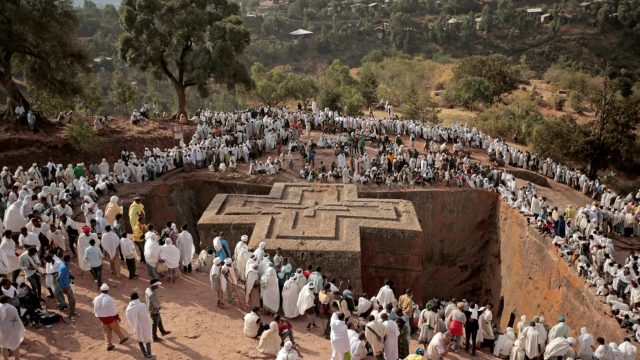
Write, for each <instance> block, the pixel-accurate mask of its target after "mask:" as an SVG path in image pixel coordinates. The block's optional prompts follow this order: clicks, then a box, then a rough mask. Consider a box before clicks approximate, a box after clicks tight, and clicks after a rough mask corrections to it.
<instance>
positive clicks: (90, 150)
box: [67, 119, 102, 154]
mask: <svg viewBox="0 0 640 360" xmlns="http://www.w3.org/2000/svg"><path fill="white" fill-rule="evenodd" d="M67 141H68V142H69V144H71V147H73V148H74V149H75V150H76V151H78V152H80V153H83V154H95V153H97V152H99V151H100V148H101V147H102V141H101V140H100V138H98V137H97V136H96V133H95V132H94V131H93V128H92V127H91V126H89V125H87V123H86V122H84V120H82V119H74V120H73V122H72V123H71V126H69V129H68V130H67Z"/></svg>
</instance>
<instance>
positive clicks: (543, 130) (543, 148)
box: [530, 117, 588, 165]
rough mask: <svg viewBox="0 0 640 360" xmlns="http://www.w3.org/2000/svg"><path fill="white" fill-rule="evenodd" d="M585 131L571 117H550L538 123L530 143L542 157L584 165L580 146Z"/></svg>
mask: <svg viewBox="0 0 640 360" xmlns="http://www.w3.org/2000/svg"><path fill="white" fill-rule="evenodd" d="M585 131H588V129H586V128H585V127H584V126H580V125H578V124H576V122H575V121H574V120H573V119H572V118H570V117H562V118H555V117H554V118H548V119H545V120H544V121H542V122H540V123H538V124H537V125H536V127H535V129H534V130H533V134H532V136H531V141H530V143H531V146H532V147H533V150H534V151H535V152H536V153H538V154H539V155H540V156H541V157H542V158H546V157H551V158H553V159H554V160H557V161H561V162H563V163H567V162H573V163H574V164H580V165H584V164H582V161H583V159H582V156H581V153H582V151H581V150H580V148H581V144H582V139H583V138H585V136H586V134H585Z"/></svg>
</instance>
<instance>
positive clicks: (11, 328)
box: [0, 295, 25, 359]
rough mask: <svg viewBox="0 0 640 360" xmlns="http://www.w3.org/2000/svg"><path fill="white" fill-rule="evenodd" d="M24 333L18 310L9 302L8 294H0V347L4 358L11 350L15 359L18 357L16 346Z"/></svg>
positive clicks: (22, 338) (17, 346)
mask: <svg viewBox="0 0 640 360" xmlns="http://www.w3.org/2000/svg"><path fill="white" fill-rule="evenodd" d="M24 334H25V330H24V325H22V321H21V320H20V315H19V314H18V310H17V309H16V308H15V307H14V306H13V305H11V304H9V297H8V296H5V295H2V296H0V348H2V356H3V358H4V359H8V358H9V355H10V354H9V352H12V354H13V356H14V357H15V358H16V359H19V358H20V356H19V354H18V351H19V350H18V348H19V347H20V344H21V343H22V341H23V340H24Z"/></svg>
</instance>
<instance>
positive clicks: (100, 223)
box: [96, 206, 108, 234]
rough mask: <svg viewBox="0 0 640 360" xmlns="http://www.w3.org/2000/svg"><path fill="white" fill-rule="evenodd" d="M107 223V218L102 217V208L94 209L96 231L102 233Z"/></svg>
mask: <svg viewBox="0 0 640 360" xmlns="http://www.w3.org/2000/svg"><path fill="white" fill-rule="evenodd" d="M96 207H97V206H96ZM107 225H108V224H107V220H106V219H105V218H104V212H103V211H102V210H98V211H96V233H98V234H102V233H103V232H104V228H105V227H106V226H107Z"/></svg>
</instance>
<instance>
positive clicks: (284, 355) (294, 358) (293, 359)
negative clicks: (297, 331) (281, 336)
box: [276, 341, 302, 360]
mask: <svg viewBox="0 0 640 360" xmlns="http://www.w3.org/2000/svg"><path fill="white" fill-rule="evenodd" d="M276 360H302V358H301V357H300V354H299V353H298V350H296V349H294V348H293V343H292V342H291V341H286V342H285V343H284V346H283V347H282V349H280V351H279V352H278V357H276Z"/></svg>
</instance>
